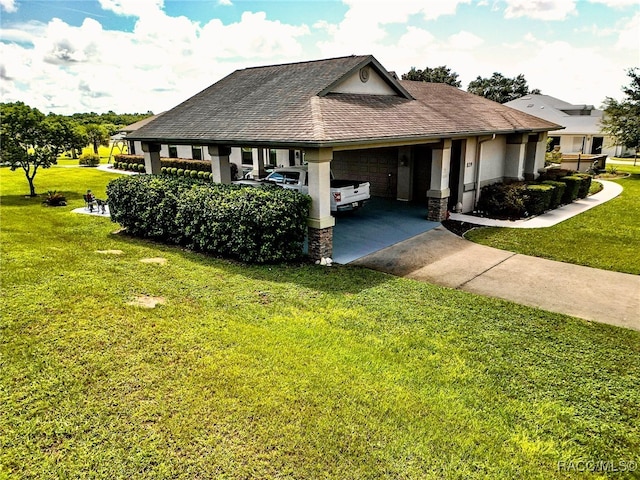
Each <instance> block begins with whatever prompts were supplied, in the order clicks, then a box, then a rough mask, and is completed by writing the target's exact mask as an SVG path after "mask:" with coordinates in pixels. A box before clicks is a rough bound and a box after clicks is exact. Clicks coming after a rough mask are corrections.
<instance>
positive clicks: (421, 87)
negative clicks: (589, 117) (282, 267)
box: [129, 55, 562, 258]
mask: <svg viewBox="0 0 640 480" xmlns="http://www.w3.org/2000/svg"><path fill="white" fill-rule="evenodd" d="M560 128H562V127H561V126H560V125H559V124H556V123H553V122H549V121H547V120H543V119H540V118H538V117H535V116H532V115H528V114H526V113H522V112H520V111H518V110H514V109H512V108H509V107H506V106H504V105H500V104H498V103H495V102H492V101H490V100H487V99H485V98H482V97H479V96H476V95H473V94H469V93H466V92H464V91H462V90H459V89H457V88H455V87H452V86H449V85H446V84H438V83H422V82H412V81H400V80H398V79H397V78H396V77H395V76H394V75H392V74H391V73H389V72H388V71H387V70H385V68H384V67H383V66H382V65H381V64H380V63H379V62H378V61H377V60H376V59H375V58H374V57H372V56H370V55H368V56H349V57H340V58H332V59H326V60H317V61H309V62H299V63H292V64H284V65H272V66H265V67H256V68H247V69H243V70H237V71H235V72H233V73H232V74H230V75H229V76H227V77H225V78H223V79H222V80H220V81H219V82H217V83H215V84H213V85H212V86H210V87H209V88H207V89H205V90H203V91H202V92H200V93H198V94H196V95H194V96H193V97H191V98H190V99H188V100H186V101H185V102H183V103H182V104H180V105H178V106H177V107H175V108H173V109H172V110H169V111H167V112H165V113H164V114H162V115H161V116H159V117H157V118H155V119H154V120H153V121H150V122H149V123H147V124H146V125H144V126H141V127H140V128H138V129H136V130H135V131H133V132H132V133H130V134H129V137H130V140H133V141H137V142H141V148H142V150H143V151H144V155H145V164H146V167H147V171H148V172H151V173H157V172H159V171H160V156H161V155H160V154H161V150H162V146H163V145H175V146H187V147H190V146H202V149H203V151H206V152H207V153H208V154H209V157H210V158H211V163H212V171H213V177H214V181H217V182H222V183H227V182H229V181H230V178H229V171H230V168H229V162H230V161H232V158H230V157H231V156H232V155H233V151H234V149H242V148H257V149H259V150H260V149H270V150H271V149H274V150H284V151H288V152H291V153H290V154H289V155H290V158H293V159H294V160H295V158H296V153H295V152H299V157H300V160H301V161H303V162H305V163H308V168H309V193H310V195H311V198H312V205H311V211H310V218H309V222H308V224H309V253H310V255H311V257H312V258H321V257H326V256H331V250H332V236H333V229H332V227H333V226H334V224H335V219H334V218H333V217H332V216H331V212H330V205H329V179H330V171H331V170H333V172H334V174H335V175H336V176H337V177H340V178H347V179H354V180H365V181H369V182H370V183H371V194H372V195H377V196H384V197H388V198H395V199H398V200H403V201H413V202H420V203H423V204H424V205H425V207H426V210H427V217H428V218H429V219H430V220H435V221H442V220H444V219H445V218H446V216H447V211H449V210H453V209H456V207H460V206H461V209H462V211H464V212H468V211H471V210H473V209H474V206H475V204H476V202H477V200H478V196H479V189H480V188H481V187H482V186H483V185H486V184H489V183H494V182H498V181H502V180H504V179H516V180H521V179H523V178H535V177H536V176H537V175H538V170H539V169H540V168H542V167H543V166H544V157H545V151H546V144H547V132H548V131H550V130H553V131H555V130H558V129H560ZM381 227H383V226H381Z"/></svg>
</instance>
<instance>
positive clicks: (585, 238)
mask: <svg viewBox="0 0 640 480" xmlns="http://www.w3.org/2000/svg"><path fill="white" fill-rule="evenodd" d="M617 167H618V171H619V172H621V171H625V172H630V173H631V174H632V175H631V176H630V177H628V178H624V179H620V180H615V181H616V182H619V183H620V185H622V187H623V188H624V191H623V192H622V194H621V195H620V196H619V197H617V198H614V199H613V200H611V201H609V202H607V203H605V204H603V205H599V206H598V207H596V208H592V209H591V210H589V211H587V212H585V213H582V214H580V215H577V216H576V217H573V218H571V219H569V220H566V221H564V222H562V223H559V224H558V225H555V226H553V227H549V228H531V229H524V228H523V229H516V228H497V227H491V228H479V229H476V230H472V231H470V232H468V233H467V234H466V235H465V238H467V239H469V240H472V241H474V242H477V243H481V244H483V245H488V246H491V247H496V248H500V249H503V250H509V251H512V252H517V253H521V254H524V255H532V256H535V257H544V258H549V259H551V260H558V261H561V262H567V263H575V264H578V265H586V266H588V267H595V268H602V269H605V270H615V271H618V272H625V273H633V274H640V240H639V239H640V166H638V167H633V166H629V165H618V166H617Z"/></svg>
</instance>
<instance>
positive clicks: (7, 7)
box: [0, 0, 18, 13]
mask: <svg viewBox="0 0 640 480" xmlns="http://www.w3.org/2000/svg"><path fill="white" fill-rule="evenodd" d="M0 9H2V10H4V11H5V12H9V13H13V12H17V11H18V7H16V1H15V0H0Z"/></svg>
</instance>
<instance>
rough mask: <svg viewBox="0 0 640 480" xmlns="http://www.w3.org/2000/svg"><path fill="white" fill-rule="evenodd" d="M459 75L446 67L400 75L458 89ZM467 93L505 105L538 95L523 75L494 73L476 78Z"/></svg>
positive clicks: (414, 69) (459, 84)
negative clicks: (507, 75) (508, 75)
mask: <svg viewBox="0 0 640 480" xmlns="http://www.w3.org/2000/svg"><path fill="white" fill-rule="evenodd" d="M458 77H459V75H458V74H457V73H456V72H453V71H452V70H451V69H450V68H449V67H447V66H446V65H441V66H439V67H434V68H431V67H426V68H425V69H424V70H420V69H416V68H415V67H411V70H409V71H408V72H407V73H405V74H403V75H402V79H403V80H414V81H418V82H428V83H446V84H448V85H451V86H454V87H456V88H460V87H461V86H462V82H460V80H458ZM467 92H469V93H473V94H474V95H479V96H481V97H484V98H488V99H489V100H493V101H494V102H498V103H506V102H510V101H511V100H515V99H516V98H520V97H524V96H525V95H529V94H540V90H538V89H537V88H534V89H529V85H527V81H526V80H525V78H524V75H523V74H520V75H517V76H516V77H514V78H509V77H505V76H504V75H502V74H501V73H498V72H494V73H493V75H491V77H488V78H483V77H481V76H479V75H478V77H477V78H476V79H475V80H473V81H471V82H469V86H468V87H467Z"/></svg>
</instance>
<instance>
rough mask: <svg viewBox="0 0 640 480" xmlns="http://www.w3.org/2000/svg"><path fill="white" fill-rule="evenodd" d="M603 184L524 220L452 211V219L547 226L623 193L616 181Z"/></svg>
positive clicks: (537, 226) (510, 225) (488, 224)
mask: <svg viewBox="0 0 640 480" xmlns="http://www.w3.org/2000/svg"><path fill="white" fill-rule="evenodd" d="M597 181H598V182H600V183H601V184H602V190H600V191H599V192H598V193H594V194H593V195H590V196H588V197H587V198H581V199H580V200H576V201H575V202H572V203H570V204H568V205H563V206H562V207H559V208H556V209H554V210H550V211H548V212H546V213H543V214H542V215H538V216H536V217H531V218H526V219H523V220H495V219H493V218H482V217H476V216H473V215H464V214H462V213H452V214H451V220H457V221H459V222H467V223H475V224H476V225H484V226H486V227H509V228H546V227H552V226H553V225H557V224H558V223H560V222H564V221H565V220H566V219H568V218H571V217H574V216H576V215H578V214H580V213H582V212H586V211H587V210H589V209H591V208H593V207H597V206H598V205H600V204H601V203H604V202H608V201H609V200H611V199H613V198H615V197H617V196H618V195H620V194H621V193H622V186H621V185H620V184H619V183H616V182H610V181H608V180H600V179H598V180H597Z"/></svg>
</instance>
